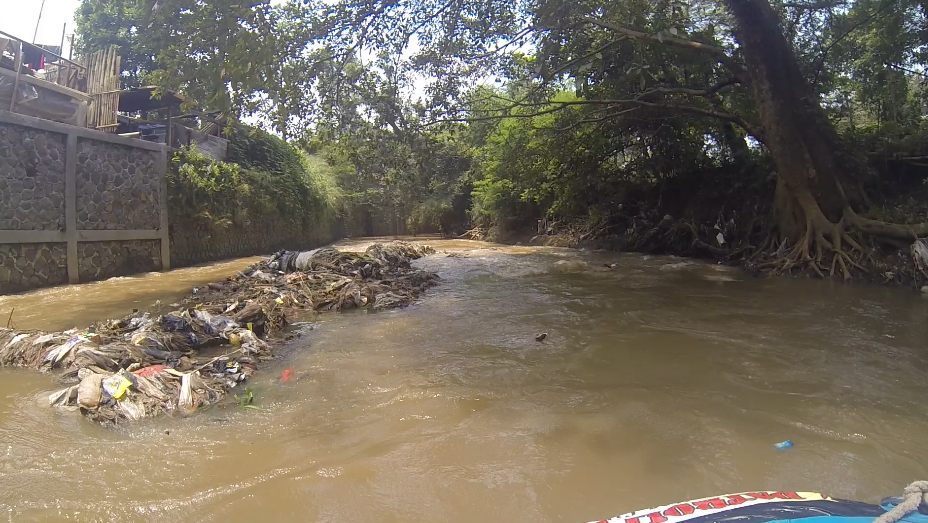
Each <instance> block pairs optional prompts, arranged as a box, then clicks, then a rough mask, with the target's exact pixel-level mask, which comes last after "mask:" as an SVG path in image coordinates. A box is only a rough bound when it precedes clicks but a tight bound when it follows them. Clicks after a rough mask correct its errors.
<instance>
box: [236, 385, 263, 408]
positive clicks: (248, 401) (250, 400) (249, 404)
mask: <svg viewBox="0 0 928 523" xmlns="http://www.w3.org/2000/svg"><path fill="white" fill-rule="evenodd" d="M233 396H234V397H235V400H236V401H237V402H238V406H239V407H240V408H243V409H257V408H258V407H257V406H255V405H254V402H255V391H254V389H252V388H251V387H245V389H244V390H243V391H242V394H241V395H238V394H233Z"/></svg>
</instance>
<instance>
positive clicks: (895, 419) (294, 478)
mask: <svg viewBox="0 0 928 523" xmlns="http://www.w3.org/2000/svg"><path fill="white" fill-rule="evenodd" d="M429 243H431V244H432V245H434V246H435V247H436V248H437V249H439V251H440V253H439V254H436V255H434V256H430V257H428V258H426V259H424V260H421V261H420V262H418V263H419V264H420V265H421V266H423V267H425V268H428V269H432V270H435V271H437V272H438V273H439V275H440V276H441V277H442V279H443V282H442V285H441V286H439V287H437V288H434V289H432V290H430V291H429V292H428V293H427V295H426V296H425V297H424V299H422V300H421V301H420V302H419V303H417V304H415V305H413V306H412V307H409V308H407V309H404V310H400V311H391V312H386V313H378V314H365V313H355V314H344V315H338V316H335V315H331V316H321V317H319V318H318V321H319V324H318V326H317V328H316V329H315V330H313V331H311V332H307V333H306V334H305V335H304V336H303V337H301V338H298V339H297V340H295V341H294V342H293V343H292V344H291V345H290V346H288V347H287V350H286V351H284V354H285V355H284V356H283V357H282V358H281V359H280V361H278V362H277V363H276V364H275V365H273V366H269V367H265V368H264V369H263V372H261V373H259V374H258V376H257V379H256V380H255V381H254V382H253V387H254V388H255V391H256V396H257V400H256V402H257V405H258V406H259V407H260V409H259V410H244V411H243V410H240V409H238V408H236V407H235V406H232V405H228V406H222V407H215V408H213V409H210V410H207V411H206V412H201V413H198V414H197V415H195V416H193V417H190V418H187V419H178V418H165V419H159V420H155V421H149V422H144V423H140V424H138V425H135V426H133V427H131V428H126V427H123V428H120V429H116V430H112V429H105V428H101V427H98V426H96V425H93V424H91V423H88V422H86V421H85V420H83V419H81V418H79V417H78V416H75V415H73V414H71V413H65V412H56V411H54V410H51V409H49V408H48V407H46V406H45V403H44V401H45V398H46V397H47V394H48V392H49V391H51V390H53V389H55V388H56V385H55V383H54V382H53V380H52V378H51V377H50V376H44V375H40V374H36V373H28V372H12V371H2V372H0V398H2V402H0V510H4V511H7V512H8V513H9V518H10V520H11V521H81V522H85V521H86V522H90V521H114V522H116V521H119V522H124V521H152V522H154V521H159V522H160V521H177V522H181V521H183V522H188V521H197V522H208V521H216V522H239V521H241V522H246V521H247V522H253V521H319V522H333V523H334V522H346V521H349V522H350V521H372V522H423V523H424V522H433V521H447V522H519V521H524V522H533V523H537V522H562V521H563V522H581V523H582V522H585V521H590V520H595V519H600V518H605V517H609V516H612V515H616V514H618V513H621V512H625V511H629V510H633V509H637V508H644V507H648V506H654V505H659V504H664V503H670V502H673V501H677V500H685V499H691V498H695V497H700V496H709V495H714V494H721V493H726V492H738V491H745V490H757V489H791V490H797V489H798V490H811V491H822V492H826V493H829V494H831V495H834V496H839V497H849V498H854V499H860V500H864V501H876V500H878V499H880V498H881V497H883V496H886V495H895V494H898V493H899V492H901V489H902V487H903V486H905V484H907V483H908V482H910V481H911V480H913V479H916V478H919V479H921V478H928V452H925V447H924V444H923V443H924V436H925V434H928V402H926V400H925V398H926V397H928V380H926V377H928V346H926V345H928V343H926V339H928V338H926V334H928V332H926V330H928V328H926V322H925V318H926V312H928V300H925V299H923V298H922V296H920V295H918V294H915V293H908V292H905V291H899V290H888V289H881V288H872V287H848V286H843V285H833V284H830V283H825V282H819V281H806V280H787V279H775V280H756V279H751V278H748V277H745V276H743V275H742V274H741V273H739V272H738V271H736V270H733V269H728V268H724V267H719V266H713V265H706V264H701V263H696V262H692V261H688V260H682V259H675V258H666V257H647V256H640V255H631V254H615V253H588V252H577V251H568V250H556V249H544V248H528V247H502V246H494V245H490V244H482V243H475V242H465V241H439V240H436V241H430V242H429ZM350 246H352V247H355V248H361V247H363V246H364V245H363V244H362V243H361V242H355V243H353V244H350ZM449 253H450V254H449ZM252 261H253V260H238V261H233V262H225V263H222V264H215V265H211V266H207V267H200V268H193V269H183V270H181V271H175V272H172V273H167V274H159V275H145V276H140V277H136V278H124V279H119V280H115V281H109V282H104V283H99V284H90V285H84V286H76V287H66V288H61V289H53V290H46V291H40V292H37V293H32V294H28V295H21V296H8V297H0V315H5V314H8V313H9V309H10V308H12V307H15V308H16V310H17V311H18V312H15V314H14V320H15V321H17V324H18V325H19V326H20V327H23V328H28V327H36V328H37V327H42V328H65V327H68V326H72V325H75V324H84V323H87V322H89V321H91V320H95V319H100V318H103V317H107V316H118V315H121V314H124V313H125V312H127V310H128V309H131V308H133V307H136V308H146V307H149V306H151V305H152V304H153V303H155V302H156V301H158V300H160V301H161V303H162V304H165V305H166V304H169V303H170V302H171V301H172V300H176V299H177V298H178V297H179V296H180V295H181V294H183V293H184V292H186V291H187V290H189V288H190V287H191V286H196V285H202V284H203V283H206V282H208V281H211V280H214V279H217V278H221V277H223V276H225V275H228V274H232V273H234V272H235V271H236V270H239V269H241V268H242V267H244V266H245V265H247V264H248V263H250V262H252ZM611 264H615V267H613V268H609V267H606V266H604V265H611ZM4 311H6V313H4ZM4 321H5V320H4ZM541 332H547V333H548V337H547V339H546V340H545V341H544V342H541V343H539V342H537V341H535V336H536V335H537V334H539V333H541ZM287 367H292V368H293V370H294V378H293V379H291V380H290V381H288V382H287V383H280V382H279V380H278V379H276V378H277V377H278V376H279V375H280V372H281V371H282V370H283V369H284V368H287ZM785 439H791V440H792V441H793V442H794V443H795V447H794V448H792V449H790V450H788V451H783V452H778V451H775V450H774V448H773V444H774V443H776V442H779V441H782V440H785ZM2 514H3V512H0V519H2V518H3V515H2Z"/></svg>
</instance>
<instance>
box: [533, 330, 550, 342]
mask: <svg viewBox="0 0 928 523" xmlns="http://www.w3.org/2000/svg"><path fill="white" fill-rule="evenodd" d="M547 337H548V333H547V332H542V333H541V334H539V335H538V336H535V341H545V338H547Z"/></svg>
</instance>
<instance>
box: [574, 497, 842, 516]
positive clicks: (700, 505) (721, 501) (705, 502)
mask: <svg viewBox="0 0 928 523" xmlns="http://www.w3.org/2000/svg"><path fill="white" fill-rule="evenodd" d="M822 500H826V501H834V500H833V499H832V498H830V497H828V496H826V495H824V494H818V493H815V492H775V491H763V492H742V493H741V494H728V495H725V496H716V497H714V498H705V499H697V500H693V501H684V502H683V503H674V504H673V505H664V506H663V507H657V508H652V509H647V510H638V511H635V512H631V513H628V514H623V515H621V516H616V517H614V518H611V519H604V520H601V521H596V522H591V523H680V522H681V521H687V520H690V519H694V518H699V517H702V516H708V515H711V514H718V513H719V512H725V511H726V510H732V509H735V508H741V507H749V506H751V505H760V504H762V503H778V502H780V503H782V502H784V501H822Z"/></svg>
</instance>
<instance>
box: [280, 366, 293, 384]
mask: <svg viewBox="0 0 928 523" xmlns="http://www.w3.org/2000/svg"><path fill="white" fill-rule="evenodd" d="M290 376H293V369H285V370H284V371H283V372H281V373H280V382H281V383H287V380H289V379H290Z"/></svg>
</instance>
